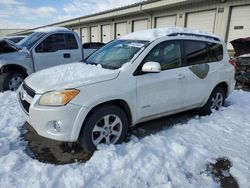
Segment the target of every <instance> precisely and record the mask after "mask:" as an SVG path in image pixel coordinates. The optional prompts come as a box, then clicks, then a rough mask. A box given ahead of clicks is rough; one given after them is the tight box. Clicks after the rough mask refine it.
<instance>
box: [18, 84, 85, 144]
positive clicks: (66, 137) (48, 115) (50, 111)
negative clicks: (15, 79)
mask: <svg viewBox="0 0 250 188" xmlns="http://www.w3.org/2000/svg"><path fill="white" fill-rule="evenodd" d="M23 90H24V89H23V87H22V86H21V87H20V88H19V90H18V97H19V102H20V104H21V107H22V108H23V110H24V111H25V113H26V114H27V122H28V123H29V124H30V125H31V126H32V127H33V128H34V129H35V131H36V132H37V133H38V134H39V135H40V136H43V137H46V138H50V139H53V140H58V141H65V142H74V141H76V140H77V138H78V135H79V130H80V128H81V126H82V123H83V122H82V121H79V117H81V114H83V112H84V111H85V110H86V108H84V107H82V106H79V105H75V104H70V103H69V104H67V105H65V106H60V107H48V106H41V105H39V104H38V101H39V99H40V97H41V95H37V94H36V95H35V96H34V97H33V98H32V97H31V96H28V95H27V93H28V92H26V93H25V95H24V94H23V93H24V92H23ZM23 96H25V97H23ZM25 105H26V106H25ZM80 119H81V118H80Z"/></svg>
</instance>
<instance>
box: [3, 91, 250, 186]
mask: <svg viewBox="0 0 250 188" xmlns="http://www.w3.org/2000/svg"><path fill="white" fill-rule="evenodd" d="M0 103H1V104H0V164H1V168H0V185H1V187H4V188H5V187H7V188H8V187H20V188H26V187H29V188H30V187H34V188H38V187H53V188H54V187H60V188H63V187H70V188H71V187H98V188H106V187H107V188H109V187H133V188H136V187H138V188H141V187H164V188H171V187H177V188H178V187H188V188H190V187H191V188H192V187H197V188H200V187H206V188H209V187H218V184H217V183H215V181H214V180H213V179H212V178H211V177H210V176H207V174H206V173H202V172H203V171H204V169H205V167H206V164H207V163H208V162H212V161H213V160H214V159H215V158H218V157H228V158H229V159H230V160H231V161H232V163H233V167H232V168H231V173H232V175H233V176H234V177H236V179H237V181H238V183H239V184H240V187H241V188H248V187H249V184H250V163H249V161H250V139H249V138H250V116H249V112H250V93H247V92H243V91H234V92H233V94H232V95H231V96H230V97H229V99H228V103H230V106H229V107H227V108H224V109H222V110H221V111H219V112H216V113H214V114H212V115H211V116H206V117H201V118H200V117H196V118H193V119H192V120H190V121H188V122H187V123H185V124H178V125H176V126H174V127H173V128H169V129H166V130H163V131H161V132H159V133H157V134H154V135H151V136H147V137H145V138H143V139H141V140H138V139H136V138H134V139H133V140H131V141H130V142H128V143H124V144H121V145H118V146H104V145H102V146H100V147H99V150H98V151H96V152H95V153H94V155H93V156H92V158H91V159H90V160H89V161H87V162H86V163H84V164H78V163H75V164H71V165H62V166H54V165H50V164H43V163H40V162H38V161H36V160H34V159H31V158H30V157H29V156H28V155H27V154H26V153H25V152H24V149H25V146H24V144H23V143H22V141H20V138H19V136H20V132H19V128H20V127H21V125H22V124H23V123H24V114H23V113H22V111H21V109H20V108H19V106H18V104H17V100H16V97H15V94H14V93H11V92H6V93H0Z"/></svg>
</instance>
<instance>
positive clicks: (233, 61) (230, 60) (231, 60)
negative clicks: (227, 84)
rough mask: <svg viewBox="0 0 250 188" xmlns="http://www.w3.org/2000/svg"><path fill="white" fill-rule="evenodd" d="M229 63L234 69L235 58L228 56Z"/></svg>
mask: <svg viewBox="0 0 250 188" xmlns="http://www.w3.org/2000/svg"><path fill="white" fill-rule="evenodd" d="M229 63H230V64H231V65H233V66H234V68H235V69H236V60H235V59H233V58H230V59H229Z"/></svg>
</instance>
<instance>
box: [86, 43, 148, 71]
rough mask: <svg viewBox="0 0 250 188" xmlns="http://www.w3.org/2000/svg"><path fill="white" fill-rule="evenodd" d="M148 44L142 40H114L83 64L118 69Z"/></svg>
mask: <svg viewBox="0 0 250 188" xmlns="http://www.w3.org/2000/svg"><path fill="white" fill-rule="evenodd" d="M148 43H149V41H142V40H114V41H112V42H110V43H109V44H107V45H105V46H103V47H102V48H101V49H99V50H97V51H95V52H94V53H93V54H91V55H90V56H89V57H88V58H87V59H86V60H85V62H86V63H87V64H100V65H101V66H102V67H103V68H107V69H119V68H120V67H122V65H123V64H125V63H129V62H130V61H131V60H132V59H133V57H135V56H136V55H138V54H137V53H138V52H139V51H140V50H144V49H145V46H146V45H147V44H148Z"/></svg>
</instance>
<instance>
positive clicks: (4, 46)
mask: <svg viewBox="0 0 250 188" xmlns="http://www.w3.org/2000/svg"><path fill="white" fill-rule="evenodd" d="M18 50H20V48H19V47H18V46H17V45H16V44H15V43H14V42H12V41H10V40H8V39H2V40H0V54H5V53H10V52H16V51H18Z"/></svg>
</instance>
